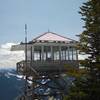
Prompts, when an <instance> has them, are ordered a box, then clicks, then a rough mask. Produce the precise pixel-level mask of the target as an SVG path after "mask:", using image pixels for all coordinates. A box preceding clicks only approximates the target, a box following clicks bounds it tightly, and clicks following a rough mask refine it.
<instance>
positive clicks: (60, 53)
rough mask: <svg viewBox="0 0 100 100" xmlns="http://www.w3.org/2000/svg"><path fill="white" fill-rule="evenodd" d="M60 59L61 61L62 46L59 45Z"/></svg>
mask: <svg viewBox="0 0 100 100" xmlns="http://www.w3.org/2000/svg"><path fill="white" fill-rule="evenodd" d="M59 60H60V61H61V46H59Z"/></svg>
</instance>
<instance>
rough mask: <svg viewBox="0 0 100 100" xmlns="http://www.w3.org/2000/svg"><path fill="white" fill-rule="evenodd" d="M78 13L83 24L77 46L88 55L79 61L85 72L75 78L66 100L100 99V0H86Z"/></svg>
mask: <svg viewBox="0 0 100 100" xmlns="http://www.w3.org/2000/svg"><path fill="white" fill-rule="evenodd" d="M79 13H80V14H81V15H82V20H83V21H84V24H85V25H84V31H83V32H82V34H81V35H80V44H79V46H78V47H79V49H80V52H84V53H85V54H88V55H89V56H88V58H87V59H85V60H84V61H82V62H81V64H82V65H83V66H84V68H85V69H86V72H87V74H85V75H83V76H81V77H80V78H77V79H76V80H75V82H74V86H73V87H72V89H71V91H70V94H69V96H68V97H69V99H68V100H100V0H87V2H86V3H83V5H82V6H81V7H80V12H79ZM68 97H67V98H68Z"/></svg>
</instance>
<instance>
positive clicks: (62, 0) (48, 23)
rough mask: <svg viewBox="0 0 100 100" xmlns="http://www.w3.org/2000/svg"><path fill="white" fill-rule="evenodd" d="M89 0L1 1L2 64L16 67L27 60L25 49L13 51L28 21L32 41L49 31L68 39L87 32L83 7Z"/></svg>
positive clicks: (23, 35) (0, 35)
mask: <svg viewBox="0 0 100 100" xmlns="http://www.w3.org/2000/svg"><path fill="white" fill-rule="evenodd" d="M84 1H85V0H0V67H1V66H15V65H16V62H18V61H20V60H21V59H24V54H23V52H12V51H10V47H11V46H12V45H13V44H17V43H20V42H21V41H24V37H25V30H24V26H25V24H27V33H28V40H32V39H33V38H34V37H36V36H38V35H40V34H42V33H44V32H47V31H48V30H49V31H51V32H55V33H58V34H60V35H64V36H66V37H68V38H72V39H77V37H76V36H75V35H77V34H80V33H81V32H82V31H83V28H82V26H83V25H84V24H83V21H82V20H81V15H80V14H79V13H78V11H80V9H79V7H80V6H82V3H83V2H84Z"/></svg>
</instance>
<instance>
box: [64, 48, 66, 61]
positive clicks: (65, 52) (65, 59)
mask: <svg viewBox="0 0 100 100" xmlns="http://www.w3.org/2000/svg"><path fill="white" fill-rule="evenodd" d="M64 55H65V60H66V48H65V50H64Z"/></svg>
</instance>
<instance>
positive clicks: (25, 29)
mask: <svg viewBox="0 0 100 100" xmlns="http://www.w3.org/2000/svg"><path fill="white" fill-rule="evenodd" d="M25 61H26V62H27V24H25Z"/></svg>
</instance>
